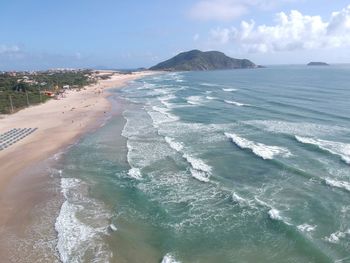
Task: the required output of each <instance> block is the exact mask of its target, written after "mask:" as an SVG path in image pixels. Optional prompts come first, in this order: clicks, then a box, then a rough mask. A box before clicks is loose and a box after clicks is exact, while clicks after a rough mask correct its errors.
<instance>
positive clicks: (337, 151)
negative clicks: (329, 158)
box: [295, 135, 350, 164]
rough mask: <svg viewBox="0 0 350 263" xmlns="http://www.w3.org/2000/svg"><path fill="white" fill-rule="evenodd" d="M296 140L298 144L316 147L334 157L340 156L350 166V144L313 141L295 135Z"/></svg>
mask: <svg viewBox="0 0 350 263" xmlns="http://www.w3.org/2000/svg"><path fill="white" fill-rule="evenodd" d="M295 139H296V140H297V141H298V142H301V143H304V144H311V145H315V146H317V147H318V148H320V149H322V150H324V151H327V152H329V153H331V154H334V155H338V156H339V157H340V158H341V159H342V160H343V161H344V162H345V163H347V164H350V144H346V143H342V142H333V141H326V140H320V139H313V138H309V137H302V136H298V135H295Z"/></svg>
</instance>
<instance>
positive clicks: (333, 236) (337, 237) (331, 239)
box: [325, 229, 350, 244]
mask: <svg viewBox="0 0 350 263" xmlns="http://www.w3.org/2000/svg"><path fill="white" fill-rule="evenodd" d="M347 234H350V229H348V230H347V231H346V232H342V231H337V232H334V233H332V234H330V236H329V237H325V240H326V241H328V242H330V243H333V244H337V243H339V241H340V239H342V238H345V237H346V235H347Z"/></svg>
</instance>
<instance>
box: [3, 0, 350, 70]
mask: <svg viewBox="0 0 350 263" xmlns="http://www.w3.org/2000/svg"><path fill="white" fill-rule="evenodd" d="M349 4H350V2H347V1H343V0H334V1H329V0H319V1H316V0H278V1H277V0H177V1H170V0H163V1H160V0H154V1H151V0H150V1H132V0H130V1H117V0H115V1H112V0H100V1H95V0H74V1H72V0H71V1H68V0H60V1H47V0H46V1H44V0H40V1H39V0H31V1H29V0H21V1H20V0H3V1H1V2H0V22H1V24H2V25H3V26H2V29H1V34H0V70H12V69H15V70H16V69H17V70H23V69H46V68H54V67H96V66H105V67H112V68H136V67H149V66H151V65H154V64H156V63H157V62H159V61H161V60H163V59H166V58H169V57H171V56H173V55H175V54H176V53H178V52H181V51H186V50H190V49H195V48H196V49H201V50H219V51H223V52H225V53H227V54H228V55H230V56H232V57H239V58H243V57H244V58H249V59H251V60H253V61H254V62H256V63H258V64H266V65H269V64H290V63H291V64H292V63H293V64H295V63H306V62H308V61H310V60H322V61H327V62H330V63H346V62H350V52H349V51H348V50H349V47H350V6H349V7H348V5H349Z"/></svg>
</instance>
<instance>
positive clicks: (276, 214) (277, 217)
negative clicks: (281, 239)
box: [268, 208, 283, 221]
mask: <svg viewBox="0 0 350 263" xmlns="http://www.w3.org/2000/svg"><path fill="white" fill-rule="evenodd" d="M268 215H269V217H270V218H271V219H273V220H279V221H283V219H282V216H281V215H280V211H278V210H277V209H275V208H272V209H270V210H269V212H268Z"/></svg>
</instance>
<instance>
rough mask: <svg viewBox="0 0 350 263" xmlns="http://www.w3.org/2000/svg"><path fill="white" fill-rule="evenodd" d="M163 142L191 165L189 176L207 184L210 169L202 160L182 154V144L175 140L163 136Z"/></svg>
mask: <svg viewBox="0 0 350 263" xmlns="http://www.w3.org/2000/svg"><path fill="white" fill-rule="evenodd" d="M165 141H166V142H167V143H168V144H169V146H170V147H171V148H172V149H174V150H175V151H177V152H179V153H181V154H182V157H183V158H184V159H185V160H186V161H187V162H188V163H189V164H190V165H191V169H190V172H191V175H192V176H193V177H194V178H195V179H197V180H199V181H202V182H209V177H210V175H211V170H212V167H211V166H209V165H207V164H206V163H205V162H204V161H203V160H201V159H199V158H196V157H193V156H192V155H190V154H188V153H185V152H184V146H183V144H182V143H180V142H177V141H175V139H173V138H171V137H168V136H165Z"/></svg>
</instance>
